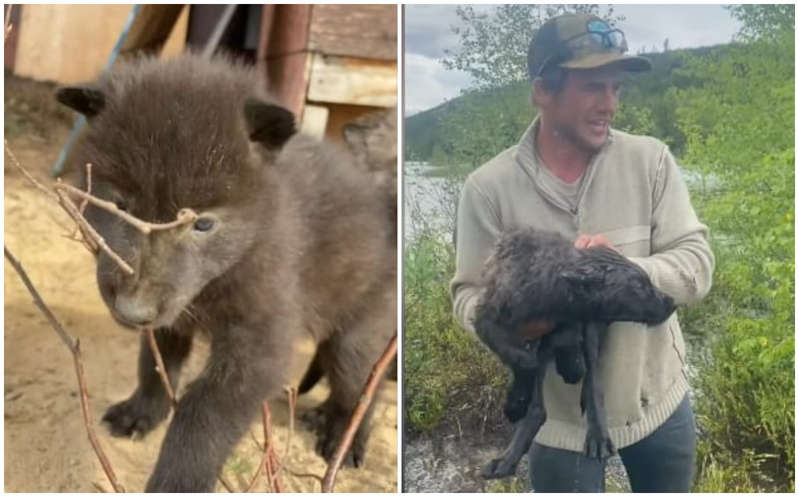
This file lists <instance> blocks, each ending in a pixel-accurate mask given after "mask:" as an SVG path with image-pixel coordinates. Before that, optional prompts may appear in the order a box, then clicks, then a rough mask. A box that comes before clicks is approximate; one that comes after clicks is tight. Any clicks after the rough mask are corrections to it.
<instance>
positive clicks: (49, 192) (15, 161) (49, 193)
mask: <svg viewBox="0 0 799 497" xmlns="http://www.w3.org/2000/svg"><path fill="white" fill-rule="evenodd" d="M3 141H4V142H5V146H6V153H7V154H8V156H9V157H10V158H11V163H12V164H13V165H14V167H16V168H17V169H19V171H20V172H21V173H22V174H23V176H25V178H27V180H28V181H30V182H31V183H32V184H33V186H35V187H36V188H38V189H39V190H41V191H42V192H43V193H44V194H45V195H47V196H49V197H50V198H51V199H53V200H55V201H56V202H59V200H58V195H57V194H56V193H54V192H53V191H52V190H50V189H49V188H47V187H46V186H44V185H43V184H41V183H39V181H38V180H37V179H36V178H34V177H33V175H32V174H31V173H29V172H28V170H27V169H25V168H24V167H22V164H20V163H19V159H17V156H16V155H15V154H14V152H12V151H11V146H10V145H9V144H8V140H7V139H6V138H3Z"/></svg>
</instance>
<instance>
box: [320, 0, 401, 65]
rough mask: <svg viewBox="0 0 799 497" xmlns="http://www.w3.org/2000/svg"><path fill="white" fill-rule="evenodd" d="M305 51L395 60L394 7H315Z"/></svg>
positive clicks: (395, 7)
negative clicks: (307, 46)
mask: <svg viewBox="0 0 799 497" xmlns="http://www.w3.org/2000/svg"><path fill="white" fill-rule="evenodd" d="M309 48H310V49H311V50H313V51H318V52H322V53H324V54H326V55H342V56H350V57H365V58H370V59H383V60H396V59H397V6H396V5H315V6H314V9H313V15H312V17H311V29H310V43H309Z"/></svg>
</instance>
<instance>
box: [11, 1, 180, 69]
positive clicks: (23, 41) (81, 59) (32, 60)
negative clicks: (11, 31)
mask: <svg viewBox="0 0 799 497" xmlns="http://www.w3.org/2000/svg"><path fill="white" fill-rule="evenodd" d="M183 7H184V6H183V5H143V6H142V7H141V10H140V11H139V15H138V16H137V17H136V19H135V21H134V22H133V25H132V26H131V28H130V32H129V33H128V36H127V38H126V40H125V42H124V44H123V45H122V48H121V50H120V54H125V53H132V52H136V51H139V50H145V51H153V52H156V51H158V50H159V49H160V48H161V47H162V46H163V45H164V43H165V42H166V41H167V40H169V39H170V33H172V34H173V35H174V37H173V38H172V42H171V44H170V45H169V48H168V53H171V54H174V53H179V52H182V51H183V48H184V46H185V39H186V28H185V24H186V23H187V22H188V13H187V12H186V13H184V14H183V16H184V17H183V19H184V20H182V21H181V23H182V24H181V26H182V27H179V28H178V30H177V31H176V30H175V29H173V27H174V26H175V25H176V21H178V19H179V18H180V16H181V12H182V11H185V10H187V9H184V8H183ZM131 8H132V6H130V5H26V6H25V9H24V10H23V12H22V16H23V19H22V22H23V23H24V24H26V29H25V30H24V32H20V39H19V46H18V57H17V61H16V64H15V73H16V74H18V75H20V76H26V77H30V78H34V79H39V80H52V81H57V82H59V83H62V84H67V83H79V82H85V81H88V80H91V79H94V78H95V77H96V76H97V74H98V73H99V72H100V71H101V70H102V69H103V68H104V67H105V65H106V63H107V61H108V57H109V55H110V54H111V51H112V50H113V48H114V45H115V44H116V42H117V40H118V39H119V35H120V33H121V31H122V28H123V27H124V25H125V22H126V21H127V19H128V16H129V15H130V11H131ZM181 30H182V31H181Z"/></svg>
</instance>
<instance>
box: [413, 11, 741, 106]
mask: <svg viewBox="0 0 799 497" xmlns="http://www.w3.org/2000/svg"><path fill="white" fill-rule="evenodd" d="M474 7H475V10H486V11H488V10H490V9H492V8H494V7H493V6H490V5H489V6H486V5H481V6H477V5H475V6H474ZM613 8H614V13H615V14H619V15H623V16H625V18H626V19H625V20H624V21H623V22H621V23H619V25H618V27H619V28H621V29H622V30H623V31H624V33H625V36H626V37H627V44H628V45H629V47H630V52H631V53H637V52H640V51H651V50H652V47H656V48H657V50H658V51H660V50H662V47H663V41H664V40H665V39H666V38H668V39H669V47H670V48H672V49H674V48H687V47H701V46H707V45H715V44H718V43H727V42H729V41H730V39H731V38H732V36H733V35H734V34H735V33H736V32H737V31H738V29H739V27H740V24H739V23H738V21H736V20H734V19H733V18H732V17H731V16H730V13H729V12H728V11H727V10H725V9H724V8H723V7H722V5H614V6H613ZM458 22H459V19H458V16H457V15H456V14H455V5H406V6H405V115H406V116H409V115H412V114H415V113H417V112H420V111H423V110H426V109H429V108H432V107H435V106H436V105H438V104H440V103H442V102H444V101H445V100H447V99H450V98H453V97H457V96H458V95H459V94H460V91H461V90H462V89H464V88H466V87H468V86H469V77H468V75H466V74H465V73H461V72H457V71H447V70H445V69H444V67H443V66H442V65H441V63H440V62H439V60H440V59H441V58H442V57H443V56H444V49H447V48H449V49H453V48H455V47H456V46H457V44H458V41H459V40H458V37H457V36H456V35H454V34H453V33H452V29H451V26H454V25H457V24H458ZM520 49H521V50H525V51H526V50H527V47H521V48H520Z"/></svg>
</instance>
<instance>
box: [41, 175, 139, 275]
mask: <svg viewBox="0 0 799 497" xmlns="http://www.w3.org/2000/svg"><path fill="white" fill-rule="evenodd" d="M56 191H57V192H58V196H59V199H60V204H61V206H62V207H64V209H65V210H66V211H67V213H68V214H69V215H70V217H71V218H72V219H74V220H75V222H77V223H78V224H79V225H80V227H81V230H82V231H83V233H84V235H86V238H87V239H89V240H92V241H93V242H94V243H96V244H97V247H98V248H99V249H100V250H102V251H103V252H105V253H106V255H108V257H110V258H111V259H112V260H113V261H114V262H116V263H117V265H118V266H119V267H120V268H121V269H122V270H123V271H125V272H126V273H128V274H129V275H133V274H134V273H135V271H134V270H133V268H132V267H130V266H129V265H128V263H127V262H125V261H123V260H122V258H121V257H120V256H119V255H117V253H116V252H114V251H113V250H112V249H111V247H109V246H108V244H107V243H106V242H105V239H104V238H103V237H102V236H100V233H98V232H97V230H95V229H94V227H93V226H92V225H91V224H89V223H88V221H86V219H85V218H84V217H83V216H81V215H80V213H79V212H78V208H77V207H75V204H74V203H72V200H70V199H69V198H67V196H66V195H65V194H64V193H62V192H61V191H59V190H56Z"/></svg>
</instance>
